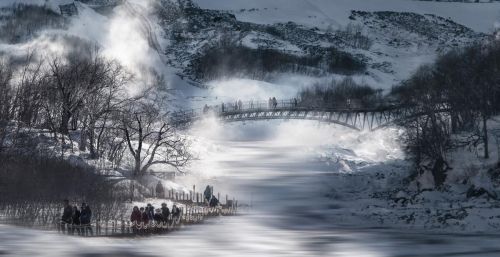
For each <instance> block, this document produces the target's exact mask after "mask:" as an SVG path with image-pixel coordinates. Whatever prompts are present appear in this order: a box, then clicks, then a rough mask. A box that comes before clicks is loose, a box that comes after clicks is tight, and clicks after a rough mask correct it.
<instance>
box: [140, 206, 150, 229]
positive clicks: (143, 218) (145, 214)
mask: <svg viewBox="0 0 500 257" xmlns="http://www.w3.org/2000/svg"><path fill="white" fill-rule="evenodd" d="M140 210H141V222H142V223H144V225H147V224H148V223H149V216H148V212H147V210H145V209H144V207H141V209H140Z"/></svg>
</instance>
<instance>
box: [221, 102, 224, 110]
mask: <svg viewBox="0 0 500 257" xmlns="http://www.w3.org/2000/svg"><path fill="white" fill-rule="evenodd" d="M220 107H221V111H222V112H224V103H222V104H221V106H220Z"/></svg>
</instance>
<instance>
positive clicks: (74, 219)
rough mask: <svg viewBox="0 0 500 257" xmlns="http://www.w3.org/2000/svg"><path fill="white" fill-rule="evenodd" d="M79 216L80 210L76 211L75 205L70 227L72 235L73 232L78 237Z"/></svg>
mask: <svg viewBox="0 0 500 257" xmlns="http://www.w3.org/2000/svg"><path fill="white" fill-rule="evenodd" d="M80 216H81V213H80V210H78V207H77V206H76V205H75V206H73V215H72V216H71V219H72V222H73V226H72V227H71V233H72V234H74V233H75V230H76V232H77V233H78V235H79V234H80V225H81V223H80Z"/></svg>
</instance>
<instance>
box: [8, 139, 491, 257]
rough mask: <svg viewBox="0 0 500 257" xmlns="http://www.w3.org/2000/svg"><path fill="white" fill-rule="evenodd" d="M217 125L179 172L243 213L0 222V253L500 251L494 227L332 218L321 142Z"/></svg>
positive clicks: (330, 168) (332, 169)
mask: <svg viewBox="0 0 500 257" xmlns="http://www.w3.org/2000/svg"><path fill="white" fill-rule="evenodd" d="M318 133H319V132H318ZM222 134H223V135H224V136H222V137H218V138H217V139H215V140H214V141H213V142H212V143H211V144H210V146H208V147H207V149H208V150H207V152H211V153H210V154H207V155H206V156H205V158H202V160H200V161H198V163H196V164H195V165H194V166H193V169H195V168H196V169H198V170H202V171H200V172H202V173H200V174H195V175H193V176H187V177H185V178H184V179H182V180H181V181H183V182H185V183H186V184H189V185H191V183H192V184H197V188H203V185H206V184H207V183H210V184H211V185H214V188H215V191H216V192H217V191H219V192H221V193H225V192H231V193H232V195H234V196H236V197H237V198H238V199H239V201H240V202H243V203H246V204H249V205H252V207H251V208H246V209H244V212H245V213H244V214H243V215H240V216H235V217H224V218H216V219H213V220H210V221H209V222H207V223H205V224H203V225H199V226H191V227H188V228H186V229H183V230H181V231H178V232H175V233H171V234H168V235H164V236H155V237H148V238H138V239H112V238H76V237H67V236H62V235H59V234H57V233H53V232H41V231H34V230H29V229H20V228H13V227H9V226H4V225H0V256H51V257H52V256H82V257H86V256H89V257H90V256H92V257H93V256H177V257H182V256H205V257H206V256H301V257H303V256H374V257H375V256H499V255H500V247H499V246H498V240H499V239H500V236H497V235H459V234H435V233H423V232H418V231H408V230H394V229H384V228H380V227H372V228H369V227H364V228H356V229H355V228H352V226H349V227H347V226H340V225H339V224H335V223H334V222H332V221H331V219H330V215H332V213H335V212H336V210H338V209H342V206H343V205H344V204H345V206H349V203H342V199H340V200H338V201H335V202H334V201H332V200H331V197H330V194H329V193H330V190H331V188H330V187H332V185H333V186H335V185H337V186H339V187H340V188H338V189H341V190H350V189H349V187H351V185H350V184H347V185H343V182H342V181H346V178H345V176H346V175H345V174H341V173H340V169H341V168H339V167H342V166H338V165H337V164H335V163H334V164H332V163H331V162H328V161H325V160H323V159H321V158H319V157H318V156H320V155H321V152H322V151H325V148H324V147H323V146H322V145H323V144H324V143H325V142H323V141H322V140H321V137H319V135H311V137H310V138H307V137H306V138H304V137H305V136H304V135H301V134H293V133H292V134H290V135H288V136H286V137H282V138H278V139H276V138H275V137H272V138H271V137H266V136H258V137H256V138H253V140H248V138H247V137H239V136H235V135H226V133H222ZM263 134H264V135H265V134H266V133H263ZM287 138H288V139H287ZM329 140H331V139H329ZM335 140H338V141H342V140H347V141H349V139H345V138H340V137H339V138H336V139H335ZM370 140H373V139H370ZM377 142H378V141H377ZM380 143H383V144H385V146H381V145H380ZM380 143H376V144H375V143H373V142H372V143H370V144H367V143H366V142H364V141H363V140H357V141H356V142H355V143H354V145H353V147H352V148H353V149H355V150H356V151H357V152H362V150H363V147H365V148H366V147H367V146H370V147H374V149H373V151H379V155H380V154H384V153H385V154H387V155H391V154H393V153H392V152H391V151H390V150H387V149H385V150H384V149H382V148H384V147H388V146H387V145H386V144H387V142H385V143H384V142H382V141H381V142H380ZM214 145H216V146H214ZM376 148H381V149H376ZM389 148H391V147H389ZM379 155H378V156H379ZM375 157H376V156H372V158H375ZM379 157H380V156H379ZM335 181H337V182H335ZM354 191H355V190H354V189H353V192H354ZM340 213H341V212H340ZM337 215H338V213H337ZM351 225H352V224H351Z"/></svg>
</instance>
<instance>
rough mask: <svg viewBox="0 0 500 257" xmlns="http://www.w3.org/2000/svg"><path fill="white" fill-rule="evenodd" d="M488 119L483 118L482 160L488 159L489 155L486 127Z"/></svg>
mask: <svg viewBox="0 0 500 257" xmlns="http://www.w3.org/2000/svg"><path fill="white" fill-rule="evenodd" d="M487 121H488V119H487V118H486V116H483V142H484V158H485V159H488V158H490V153H489V150H488V125H487V124H486V123H487Z"/></svg>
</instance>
